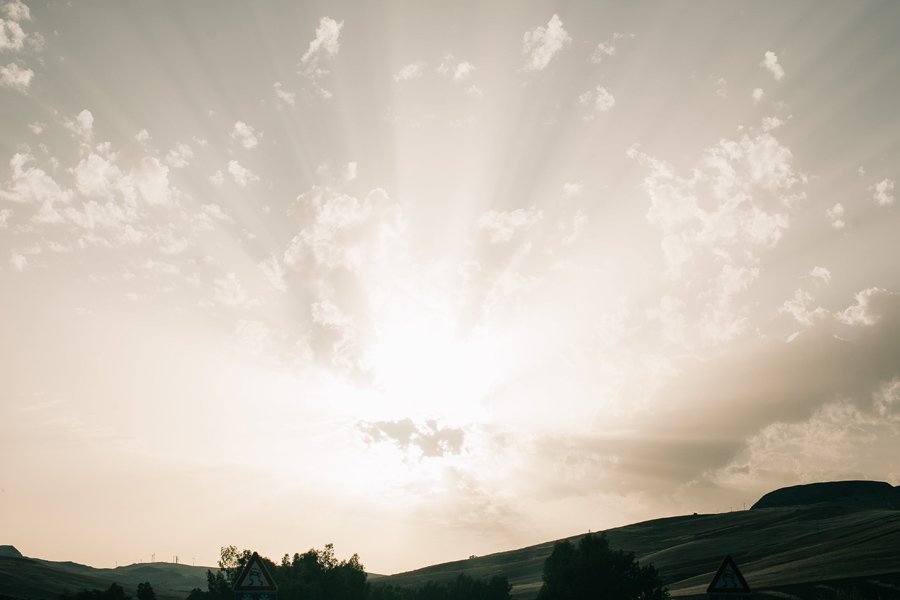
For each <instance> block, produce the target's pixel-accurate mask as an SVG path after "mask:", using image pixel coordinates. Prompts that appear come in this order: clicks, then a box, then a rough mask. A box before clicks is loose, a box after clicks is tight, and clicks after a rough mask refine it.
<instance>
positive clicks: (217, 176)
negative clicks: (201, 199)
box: [209, 170, 225, 187]
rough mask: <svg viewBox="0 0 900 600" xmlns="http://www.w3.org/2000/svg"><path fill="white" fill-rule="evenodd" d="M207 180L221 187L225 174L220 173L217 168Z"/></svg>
mask: <svg viewBox="0 0 900 600" xmlns="http://www.w3.org/2000/svg"><path fill="white" fill-rule="evenodd" d="M209 182H210V183H212V184H213V185H214V186H216V187H222V185H223V184H224V183H225V175H223V174H222V171H221V170H217V171H216V172H215V173H213V174H212V175H210V176H209Z"/></svg>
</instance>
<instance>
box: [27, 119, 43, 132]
mask: <svg viewBox="0 0 900 600" xmlns="http://www.w3.org/2000/svg"><path fill="white" fill-rule="evenodd" d="M45 128H46V125H44V124H43V123H41V122H40V121H35V122H34V123H29V124H28V129H30V130H31V133H33V134H34V135H41V134H42V133H44V129H45Z"/></svg>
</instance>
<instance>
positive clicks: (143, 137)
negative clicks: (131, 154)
mask: <svg viewBox="0 0 900 600" xmlns="http://www.w3.org/2000/svg"><path fill="white" fill-rule="evenodd" d="M134 139H135V140H137V141H138V142H140V143H141V144H143V143H144V142H149V141H150V132H149V131H147V130H146V129H141V130H140V131H138V132H137V133H136V134H134Z"/></svg>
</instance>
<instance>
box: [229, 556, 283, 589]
mask: <svg viewBox="0 0 900 600" xmlns="http://www.w3.org/2000/svg"><path fill="white" fill-rule="evenodd" d="M233 589H234V597H235V600H278V588H277V587H276V586H275V580H274V579H272V576H271V575H270V574H269V570H268V569H267V568H266V564H265V563H264V562H263V561H262V559H261V558H260V557H259V554H257V553H256V552H254V553H253V556H251V557H250V560H249V561H247V564H246V565H244V570H243V571H241V574H240V575H239V576H238V578H237V581H236V582H235V584H234V588H233Z"/></svg>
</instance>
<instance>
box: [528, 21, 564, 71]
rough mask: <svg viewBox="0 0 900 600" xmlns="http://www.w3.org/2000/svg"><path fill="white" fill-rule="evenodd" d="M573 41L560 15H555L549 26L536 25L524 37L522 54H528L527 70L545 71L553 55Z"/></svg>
mask: <svg viewBox="0 0 900 600" xmlns="http://www.w3.org/2000/svg"><path fill="white" fill-rule="evenodd" d="M571 43H572V38H571V37H569V34H568V33H567V32H566V30H565V29H564V28H563V24H562V21H561V20H560V18H559V16H558V15H553V16H552V17H551V18H550V20H549V21H548V22H547V26H546V27H544V26H539V27H535V28H534V29H533V30H531V31H526V32H525V35H524V36H523V37H522V54H524V55H525V56H526V62H525V67H524V69H525V70H526V71H543V70H544V69H545V68H546V67H547V65H548V64H550V61H551V60H553V57H554V56H556V55H557V54H558V53H559V52H560V51H561V50H562V49H563V48H565V47H566V46H568V45H569V44H571Z"/></svg>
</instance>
